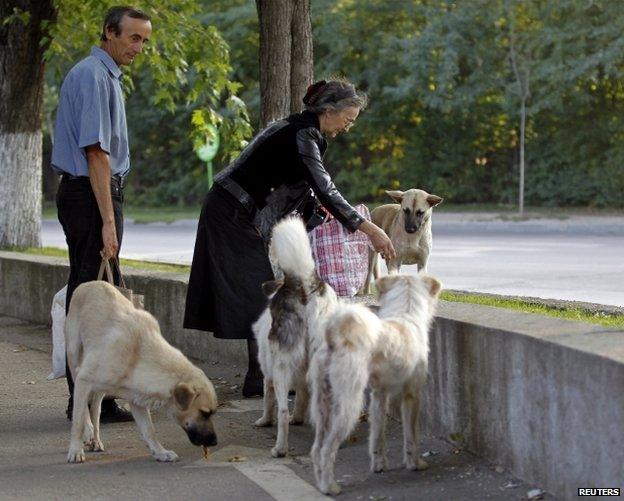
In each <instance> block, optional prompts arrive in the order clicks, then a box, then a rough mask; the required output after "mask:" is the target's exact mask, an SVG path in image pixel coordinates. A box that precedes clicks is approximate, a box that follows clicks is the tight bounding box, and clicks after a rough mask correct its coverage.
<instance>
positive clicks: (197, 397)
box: [65, 281, 217, 463]
mask: <svg viewBox="0 0 624 501" xmlns="http://www.w3.org/2000/svg"><path fill="white" fill-rule="evenodd" d="M65 341H66V346H67V363H68V365H69V368H70V370H71V374H72V376H73V377H74V383H75V386H74V412H73V415H72V428H71V442H70V444H69V453H68V455H67V460H68V461H69V462H70V463H81V462H83V461H84V459H85V455H84V450H85V449H86V450H88V451H103V450H104V446H103V445H102V442H101V440H100V426H99V424H100V408H101V404H102V398H103V397H104V395H105V394H110V395H115V396H116V397H120V398H123V399H125V400H127V401H128V403H129V404H130V410H131V412H132V416H133V417H134V420H135V421H136V424H137V426H138V428H139V431H140V432H141V435H142V437H143V440H145V442H146V443H147V446H148V447H149V449H150V451H151V452H152V455H153V456H154V458H155V459H156V460H158V461H175V460H176V459H178V456H177V455H176V453H175V452H173V451H170V450H166V449H165V448H164V447H163V446H162V445H161V444H160V443H159V442H158V440H157V439H156V435H155V433H154V426H153V424H152V419H151V416H150V408H161V407H163V408H165V409H167V410H168V411H169V414H170V415H171V416H172V417H173V418H174V419H175V420H176V421H177V422H178V424H179V425H180V426H181V427H182V428H183V429H184V431H185V432H186V434H187V436H188V438H189V440H190V441H191V443H193V444H194V445H201V446H204V447H206V446H209V445H215V444H216V443H217V437H216V435H215V431H214V428H213V423H212V416H213V414H214V412H215V411H216V409H217V395H216V393H215V390H214V388H213V386H212V383H211V382H210V380H209V379H208V378H207V377H206V375H205V374H204V372H203V371H202V370H201V369H199V368H198V367H195V366H194V365H193V364H192V363H191V362H190V361H189V360H188V359H187V358H186V357H185V356H184V355H183V354H182V353H181V352H180V350H177V349H176V348H174V347H173V346H171V345H170V344H169V343H167V341H165V339H164V338H163V337H162V335H161V333H160V328H159V326H158V322H157V321H156V319H155V318H154V317H153V316H152V315H150V314H149V313H148V312H146V311H143V310H139V309H137V308H135V307H134V306H133V304H132V302H131V301H129V300H128V299H126V298H125V297H124V296H123V295H122V294H121V293H120V292H119V291H118V290H117V289H115V287H113V286H112V285H110V284H108V283H106V282H104V281H96V282H87V283H85V284H82V285H80V286H79V287H78V288H77V289H76V292H75V293H74V296H73V298H72V302H71V305H70V307H69V313H68V315H67V320H66V322H65ZM89 404H90V406H91V408H90V410H89Z"/></svg>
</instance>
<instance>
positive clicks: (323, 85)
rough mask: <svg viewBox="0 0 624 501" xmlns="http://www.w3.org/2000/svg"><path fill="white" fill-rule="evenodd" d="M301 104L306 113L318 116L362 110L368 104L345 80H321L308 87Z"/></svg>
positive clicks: (363, 95)
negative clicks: (352, 109) (332, 112)
mask: <svg viewBox="0 0 624 501" xmlns="http://www.w3.org/2000/svg"><path fill="white" fill-rule="evenodd" d="M303 103H304V104H305V109H306V111H311V112H313V113H316V114H317V115H320V114H321V113H323V112H325V111H328V110H332V111H342V110H344V109H345V108H351V107H355V108H358V109H360V110H362V109H364V108H365V107H366V105H367V104H368V97H367V96H366V94H365V93H364V92H360V91H358V90H356V88H355V86H354V85H353V84H352V83H350V82H348V81H347V80H330V81H329V82H326V81H325V80H321V81H319V82H316V83H313V84H312V85H310V87H308V91H307V92H306V95H305V97H304V98H303Z"/></svg>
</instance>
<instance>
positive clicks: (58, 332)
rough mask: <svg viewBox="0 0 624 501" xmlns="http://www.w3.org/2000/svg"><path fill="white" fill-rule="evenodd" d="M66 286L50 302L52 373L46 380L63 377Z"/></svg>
mask: <svg viewBox="0 0 624 501" xmlns="http://www.w3.org/2000/svg"><path fill="white" fill-rule="evenodd" d="M66 295H67V286H65V287H63V288H62V289H61V290H60V291H58V292H57V293H56V294H55V295H54V299H53V300H52V310H51V311H50V314H51V315H52V372H51V373H50V375H49V376H48V379H58V378H60V377H65V332H64V327H65V296H66Z"/></svg>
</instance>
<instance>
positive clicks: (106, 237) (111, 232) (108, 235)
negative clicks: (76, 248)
mask: <svg viewBox="0 0 624 501" xmlns="http://www.w3.org/2000/svg"><path fill="white" fill-rule="evenodd" d="M102 242H103V243H104V248H103V249H102V257H103V258H104V259H111V258H113V257H117V251H118V250H119V243H118V242H117V230H116V228H115V223H105V224H103V225H102Z"/></svg>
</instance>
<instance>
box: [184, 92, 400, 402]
mask: <svg viewBox="0 0 624 501" xmlns="http://www.w3.org/2000/svg"><path fill="white" fill-rule="evenodd" d="M303 102H304V105H305V110H304V111H303V112H302V113H296V114H294V115H291V116H289V117H287V118H284V119H282V120H279V121H277V122H274V123H272V124H270V125H269V126H268V127H267V128H265V129H264V130H262V131H261V132H260V133H259V134H258V135H257V136H256V137H255V138H254V139H253V140H252V141H251V142H250V143H249V144H248V145H247V147H246V148H245V149H244V150H243V152H242V153H241V154H240V155H239V157H238V158H237V159H236V160H235V161H234V162H233V163H232V164H231V165H230V166H228V167H227V168H226V169H225V170H223V171H222V172H220V173H219V174H218V175H217V176H216V178H215V183H214V185H213V187H212V188H211V190H210V191H209V192H208V195H207V196H206V199H205V201H204V204H203V207H202V211H201V215H200V217H199V225H198V229H197V240H196V242H195V252H194V255H193V264H192V266H191V275H190V279H189V286H188V292H187V297H186V311H185V316H184V327H186V328H190V329H199V330H203V331H209V332H213V333H214V335H215V336H216V337H218V338H222V339H246V340H247V347H248V356H249V367H248V372H247V375H246V377H245V383H244V385H243V396H245V397H250V396H256V395H261V394H262V373H261V371H260V367H259V364H258V361H257V345H256V341H255V339H254V337H253V332H252V330H251V325H252V324H253V323H254V322H255V321H256V319H257V318H258V316H259V315H260V313H261V312H262V310H263V308H264V307H265V305H266V298H265V297H264V295H263V293H262V290H261V284H262V283H263V282H266V281H268V280H272V279H273V271H272V269H271V264H270V261H269V257H268V242H269V238H270V235H271V229H272V228H273V226H274V225H275V223H276V222H277V221H279V220H280V219H281V218H283V217H285V216H287V215H288V214H291V213H293V212H300V213H301V214H302V215H303V217H304V219H306V220H310V219H314V218H315V217H317V211H318V206H319V205H322V206H323V207H324V208H325V209H326V210H327V211H329V212H330V213H331V214H332V215H333V216H334V217H335V218H336V219H337V220H338V221H339V222H340V223H342V225H344V226H345V227H346V228H347V229H348V230H349V231H352V232H353V231H362V232H364V233H366V235H368V237H369V239H370V242H371V244H372V246H373V247H374V248H375V250H377V251H379V252H381V253H382V254H384V255H385V256H386V257H389V258H392V257H393V256H394V248H393V247H392V243H391V242H390V239H389V238H388V237H387V235H386V234H385V233H384V232H383V230H381V229H380V228H379V227H378V226H376V225H375V224H373V223H371V222H370V221H367V220H365V219H364V218H362V216H360V214H358V213H357V212H356V211H355V210H354V209H353V207H352V206H351V205H349V203H348V202H347V201H346V200H345V199H344V198H343V197H342V195H341V194H340V192H339V191H338V190H337V189H336V186H335V185H334V183H333V182H332V180H331V178H330V176H329V174H328V173H327V171H326V170H325V167H324V165H323V159H322V157H323V153H324V152H325V149H326V148H327V142H326V140H325V137H324V136H330V137H335V136H336V135H337V134H340V133H342V132H346V131H348V130H349V128H350V127H351V126H352V125H353V122H354V121H355V119H356V118H357V116H358V114H359V113H360V110H361V109H363V108H364V107H365V106H366V102H367V98H366V95H365V94H363V93H361V92H358V91H356V89H355V88H354V87H353V85H352V84H350V83H348V82H346V81H340V80H333V81H329V82H325V81H320V82H317V83H315V84H313V85H311V86H310V87H309V88H308V91H307V93H306V96H305V97H304V99H303Z"/></svg>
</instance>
